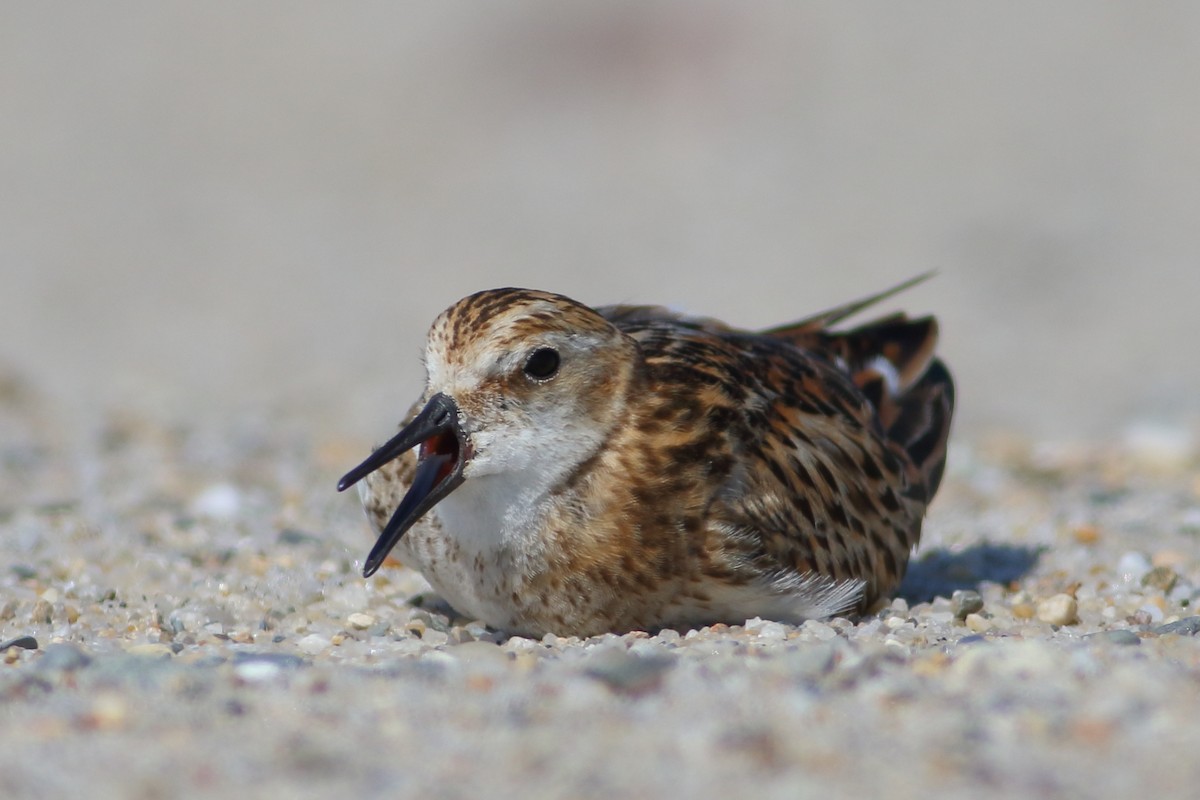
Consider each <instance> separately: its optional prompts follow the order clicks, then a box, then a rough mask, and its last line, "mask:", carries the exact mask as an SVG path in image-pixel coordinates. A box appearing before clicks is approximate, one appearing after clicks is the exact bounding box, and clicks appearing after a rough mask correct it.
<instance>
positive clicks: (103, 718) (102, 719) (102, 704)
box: [82, 692, 129, 730]
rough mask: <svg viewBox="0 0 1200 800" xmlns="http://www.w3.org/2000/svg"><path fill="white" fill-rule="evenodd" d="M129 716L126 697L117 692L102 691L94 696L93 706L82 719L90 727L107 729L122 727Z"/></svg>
mask: <svg viewBox="0 0 1200 800" xmlns="http://www.w3.org/2000/svg"><path fill="white" fill-rule="evenodd" d="M128 716H129V706H128V705H127V704H126V702H125V698H123V697H122V696H121V695H119V694H117V693H116V692H101V693H100V694H98V695H96V696H95V697H94V698H92V705H91V708H90V709H89V710H88V712H87V714H85V715H84V717H83V720H82V721H83V723H84V724H85V725H86V726H87V727H89V728H99V729H101V730H107V729H111V728H118V727H120V726H121V725H123V724H124V722H125V719H126V717H128Z"/></svg>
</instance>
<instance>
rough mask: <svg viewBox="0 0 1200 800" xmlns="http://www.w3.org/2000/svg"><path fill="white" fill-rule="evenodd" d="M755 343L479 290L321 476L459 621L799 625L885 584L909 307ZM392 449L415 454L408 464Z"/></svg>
mask: <svg viewBox="0 0 1200 800" xmlns="http://www.w3.org/2000/svg"><path fill="white" fill-rule="evenodd" d="M924 277H925V276H922V277H921V278H916V279H913V280H911V281H908V282H906V283H903V284H901V285H899V286H897V287H894V288H892V289H889V290H887V291H884V292H881V293H879V294H876V295H873V296H871V297H868V298H865V299H863V300H858V301H855V302H852V303H847V304H845V305H842V306H838V307H836V308H833V309H830V310H828V311H825V312H822V313H819V314H816V315H813V316H810V317H808V318H806V319H804V320H801V321H799V322H795V323H792V324H789V325H784V326H781V327H776V328H770V329H767V330H763V331H758V332H750V331H742V330H737V329H734V328H732V327H729V326H727V325H725V324H723V323H721V322H718V321H716V320H713V319H707V318H698V317H690V316H684V315H681V314H678V313H674V312H671V311H668V310H666V309H664V308H660V307H655V306H607V307H600V308H590V307H588V306H586V305H583V304H581V303H578V302H576V301H574V300H571V299H569V298H567V297H563V296H561V295H557V294H551V293H548V292H542V291H533V290H528V289H512V288H507V289H492V290H489V291H483V292H479V293H477V294H473V295H471V296H469V297H466V298H464V299H463V300H460V301H459V302H457V303H455V304H454V305H452V306H451V307H450V308H448V309H447V310H446V311H444V312H442V314H441V315H440V316H438V318H437V319H436V320H435V321H434V323H433V326H432V328H431V329H430V331H429V334H428V337H427V340H426V344H425V353H424V362H425V371H426V383H425V392H424V394H423V395H422V397H421V399H420V400H419V401H418V402H417V403H416V404H415V405H414V406H413V408H412V410H411V411H410V412H409V414H408V416H407V417H406V419H405V421H404V423H403V424H402V429H401V430H400V432H399V433H398V434H397V435H396V436H395V437H394V438H392V439H391V440H390V441H388V442H387V443H386V444H384V445H383V446H381V447H380V448H379V449H377V450H375V451H374V453H373V454H372V455H371V456H370V457H369V458H367V459H366V460H365V461H364V462H363V463H362V464H360V465H359V466H358V467H355V468H354V469H353V470H351V471H350V472H349V473H347V474H346V476H345V477H343V478H342V480H341V481H340V483H339V484H338V489H339V491H340V490H343V489H346V488H347V487H349V486H351V485H352V484H354V483H356V482H358V481H360V480H362V479H363V478H366V480H365V481H364V482H363V483H362V484H361V485H360V492H361V495H362V500H363V504H364V506H365V508H366V511H367V515H368V517H369V519H370V521H371V523H372V525H373V526H374V527H375V529H376V530H377V531H378V532H379V539H378V541H377V542H376V544H375V547H374V549H373V550H372V551H371V552H370V555H368V557H367V560H366V562H365V565H364V569H363V574H364V576H367V577H369V576H370V575H372V574H373V573H374V572H375V571H376V570H378V569H379V567H380V565H381V564H382V563H383V561H384V559H385V558H386V557H387V555H388V554H389V553H390V552H391V551H392V550H393V549H395V550H396V551H397V553H398V555H399V557H400V558H401V559H402V560H403V561H404V562H406V563H408V564H411V565H413V566H415V567H416V568H417V569H418V570H420V571H421V572H422V573H423V574H424V576H425V577H426V578H427V579H428V581H429V583H430V584H431V585H432V586H433V588H434V589H435V591H437V592H438V593H439V594H440V595H441V596H442V597H444V598H445V600H446V601H447V602H449V603H450V604H451V605H452V606H453V607H454V608H455V609H457V610H458V611H459V612H460V613H463V614H465V615H468V616H471V617H475V618H478V619H480V620H482V621H484V622H486V623H487V624H489V625H491V626H493V627H495V628H498V629H501V630H505V631H508V632H512V633H520V634H526V635H538V636H540V635H543V634H545V633H547V632H551V633H555V634H559V635H580V636H585V635H592V634H597V633H602V632H606V631H616V632H622V631H628V630H636V629H643V630H646V629H649V630H655V629H660V628H664V627H677V628H683V629H686V628H689V627H696V626H701V625H705V624H710V623H715V622H727V623H740V622H742V621H744V620H746V619H747V618H749V617H754V616H761V617H767V618H772V619H776V620H781V621H789V622H799V621H801V620H804V619H809V618H818V619H819V618H824V617H829V616H833V615H837V614H843V613H847V612H854V611H861V610H863V609H866V608H867V607H868V606H869V605H870V604H871V603H872V602H873V601H875V600H876V599H877V598H879V597H880V596H881V595H886V594H887V593H888V592H890V591H892V590H893V589H894V588H895V587H896V586H897V584H898V583H899V582H900V580H901V578H902V577H903V576H904V571H905V569H906V567H907V564H908V559H909V556H910V554H911V553H912V550H913V548H914V547H915V546H916V544H917V541H918V539H919V537H920V533H921V522H922V518H923V517H924V514H925V510H926V507H927V506H928V505H929V502H930V501H931V500H932V499H933V496H934V493H935V492H936V491H937V488H938V484H939V482H940V480H941V475H942V469H943V466H944V464H945V458H946V440H947V437H948V435H949V429H950V419H951V416H952V413H953V409H954V388H953V382H952V380H951V377H950V373H949V372H948V371H947V369H946V367H945V365H944V364H943V363H942V362H941V361H940V360H939V359H937V358H936V357H935V356H934V346H935V344H936V340H937V323H936V321H935V320H934V319H933V318H932V317H923V318H920V319H909V318H907V317H906V316H905V315H903V314H893V315H890V316H885V317H883V318H881V319H877V320H874V321H872V322H869V323H867V324H863V325H860V326H858V327H852V328H850V329H848V330H843V331H833V330H831V329H830V328H831V326H834V325H836V324H837V323H839V322H841V321H842V320H844V319H845V318H847V317H849V316H850V315H852V314H854V313H856V312H858V311H860V310H862V309H863V308H865V307H867V306H869V305H871V304H873V303H876V302H878V301H880V300H883V299H884V298H887V297H890V296H891V295H893V294H895V293H896V292H898V291H900V290H902V289H905V288H908V287H909V286H911V285H912V284H914V283H916V282H917V281H919V280H922V279H923V278H924ZM414 450H415V452H414Z"/></svg>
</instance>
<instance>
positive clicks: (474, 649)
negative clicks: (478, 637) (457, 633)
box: [446, 642, 510, 665]
mask: <svg viewBox="0 0 1200 800" xmlns="http://www.w3.org/2000/svg"><path fill="white" fill-rule="evenodd" d="M446 652H447V653H449V654H450V655H452V656H453V657H454V658H455V659H456V660H458V661H462V662H463V663H465V664H505V665H507V664H508V663H509V661H510V659H509V657H508V653H507V652H505V651H504V650H503V649H502V648H501V647H500V646H499V645H496V644H492V643H491V642H464V643H463V644H460V645H455V646H454V647H451V648H448V649H447V650H446Z"/></svg>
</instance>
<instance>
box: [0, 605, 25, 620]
mask: <svg viewBox="0 0 1200 800" xmlns="http://www.w3.org/2000/svg"><path fill="white" fill-rule="evenodd" d="M20 607H21V604H20V603H18V602H17V601H16V600H9V601H8V602H7V603H5V604H4V605H3V606H0V620H3V621H5V622H7V621H8V620H10V619H12V618H13V617H15V616H16V615H17V609H19V608H20Z"/></svg>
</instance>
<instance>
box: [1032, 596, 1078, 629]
mask: <svg viewBox="0 0 1200 800" xmlns="http://www.w3.org/2000/svg"><path fill="white" fill-rule="evenodd" d="M1037 618H1038V619H1039V620H1041V621H1042V622H1045V623H1048V624H1050V625H1074V624H1075V623H1076V622H1078V621H1079V603H1078V602H1076V600H1075V598H1074V597H1071V595H1069V594H1056V595H1054V596H1053V597H1048V598H1046V599H1045V600H1043V601H1042V602H1040V603H1038V606H1037Z"/></svg>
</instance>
